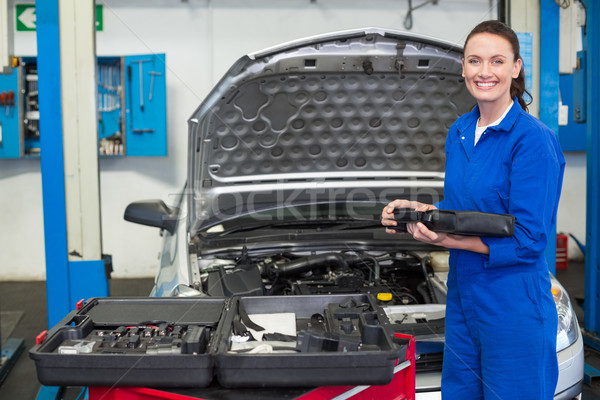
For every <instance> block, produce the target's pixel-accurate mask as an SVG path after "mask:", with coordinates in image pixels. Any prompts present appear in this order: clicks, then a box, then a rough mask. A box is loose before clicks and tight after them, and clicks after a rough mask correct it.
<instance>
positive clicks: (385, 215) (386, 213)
mask: <svg viewBox="0 0 600 400" xmlns="http://www.w3.org/2000/svg"><path fill="white" fill-rule="evenodd" d="M396 208H410V209H412V210H415V211H427V210H435V209H437V207H436V206H434V205H433V204H425V203H420V202H418V201H410V200H400V199H399V200H394V201H392V202H391V203H389V204H388V205H387V206H385V207H384V208H383V211H382V212H381V225H383V226H386V227H388V226H392V227H393V226H398V223H397V222H396V221H395V220H394V209H396ZM416 225H417V224H415V223H410V224H406V228H407V230H408V232H409V233H410V234H412V232H411V229H412V230H414V229H415V226H416ZM421 225H423V224H421ZM423 228H424V229H426V230H427V231H429V232H431V231H430V230H429V229H427V227H426V226H425V225H423ZM385 231H386V232H387V233H400V232H396V230H394V229H390V228H386V229H385ZM431 233H435V232H431ZM413 237H414V235H413ZM415 239H416V237H415Z"/></svg>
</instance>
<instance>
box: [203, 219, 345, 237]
mask: <svg viewBox="0 0 600 400" xmlns="http://www.w3.org/2000/svg"><path fill="white" fill-rule="evenodd" d="M346 222H347V221H346V220H342V221H338V220H330V219H321V220H313V219H308V220H293V221H276V222H273V221H268V222H267V221H265V222H261V223H254V224H244V225H239V226H236V227H234V228H230V229H226V230H224V231H221V232H207V234H208V235H209V236H226V235H230V234H232V233H239V232H248V231H254V230H259V229H268V228H315V227H317V228H318V227H321V226H332V225H342V224H346Z"/></svg>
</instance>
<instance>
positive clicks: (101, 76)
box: [0, 54, 167, 158]
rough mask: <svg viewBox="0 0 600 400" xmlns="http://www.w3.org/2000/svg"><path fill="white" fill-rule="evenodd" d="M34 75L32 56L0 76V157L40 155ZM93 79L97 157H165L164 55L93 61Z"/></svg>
mask: <svg viewBox="0 0 600 400" xmlns="http://www.w3.org/2000/svg"><path fill="white" fill-rule="evenodd" d="M37 76H38V74H37V61H36V58H35V57H22V58H21V59H20V66H19V67H18V68H14V69H13V71H12V73H11V74H5V75H0V158H20V157H37V156H39V154H40V129H39V126H40V125H39V107H38V100H37V99H38V90H37ZM96 76H97V99H96V101H97V107H98V152H99V154H100V155H101V156H107V157H114V156H117V157H118V156H166V155H167V121H166V108H167V107H166V104H167V100H166V79H165V55H164V54H149V55H136V56H124V57H123V56H118V57H97V72H96ZM57 100H58V99H57Z"/></svg>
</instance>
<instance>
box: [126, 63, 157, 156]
mask: <svg viewBox="0 0 600 400" xmlns="http://www.w3.org/2000/svg"><path fill="white" fill-rule="evenodd" d="M124 66H125V74H124V75H125V78H124V79H125V92H126V96H125V104H127V112H126V118H125V120H126V127H125V132H126V136H125V143H126V147H127V155H129V156H148V155H150V156H166V155H167V143H166V142H167V135H166V130H167V120H166V97H167V92H166V85H165V78H166V76H165V72H166V70H165V56H164V54H151V55H138V56H126V57H125V58H124Z"/></svg>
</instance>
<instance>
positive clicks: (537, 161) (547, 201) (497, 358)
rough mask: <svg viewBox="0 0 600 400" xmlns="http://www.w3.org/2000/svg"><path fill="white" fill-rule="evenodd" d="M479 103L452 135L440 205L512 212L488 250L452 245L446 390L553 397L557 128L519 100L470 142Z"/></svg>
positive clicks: (504, 398)
mask: <svg viewBox="0 0 600 400" xmlns="http://www.w3.org/2000/svg"><path fill="white" fill-rule="evenodd" d="M478 117H479V108H477V107H476V108H475V109H474V110H473V111H472V112H470V113H468V114H465V115H463V116H462V117H460V118H459V119H458V120H457V121H456V122H455V123H454V124H453V125H452V127H451V128H450V130H449V132H448V137H447V140H446V178H445V185H444V200H443V201H441V202H440V203H438V204H437V206H438V208H440V209H448V210H473V211H482V212H490V213H500V214H505V213H507V214H513V215H514V216H515V217H516V226H515V233H514V236H513V237H510V238H497V237H482V238H481V240H482V241H483V242H484V243H485V244H486V245H488V246H489V249H490V254H489V256H488V255H483V254H478V253H474V252H470V251H465V250H450V272H449V275H448V298H447V304H446V345H445V349H444V363H443V372H442V398H443V399H444V400H460V399H469V400H473V399H484V398H485V399H486V400H490V399H501V400H517V399H527V400H533V399H535V400H540V399H552V398H553V395H554V391H555V388H556V383H557V379H558V363H557V358H556V333H557V323H558V322H557V313H556V306H555V303H554V301H553V298H552V294H551V291H550V278H549V272H548V266H547V263H546V260H545V258H544V249H545V247H546V243H547V241H548V237H549V236H550V233H551V231H552V230H553V229H554V228H553V227H554V225H555V222H556V210H557V207H558V201H559V197H560V191H561V185H562V178H563V172H564V165H565V161H564V156H563V154H562V151H561V149H560V145H559V143H558V139H557V137H556V135H555V134H554V132H552V131H551V130H550V129H549V128H548V127H546V126H545V125H544V124H542V123H541V122H540V121H539V120H537V119H536V118H534V117H532V116H531V115H529V114H527V113H526V112H525V111H523V110H522V108H521V107H520V105H519V103H518V102H517V99H516V98H515V99H514V104H513V106H512V108H511V109H510V111H509V112H508V114H507V115H506V116H505V118H504V119H503V120H502V122H501V123H500V124H499V125H497V126H495V127H489V128H488V129H487V130H486V132H485V133H484V134H483V135H482V137H481V138H480V140H479V142H478V143H477V145H476V146H475V145H474V135H475V126H476V125H475V124H476V123H477V118H478Z"/></svg>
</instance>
